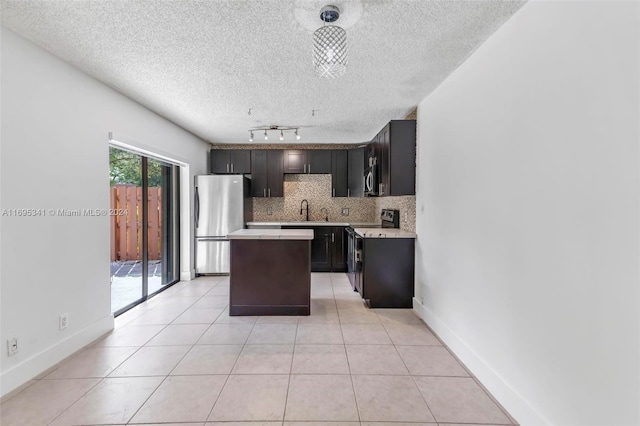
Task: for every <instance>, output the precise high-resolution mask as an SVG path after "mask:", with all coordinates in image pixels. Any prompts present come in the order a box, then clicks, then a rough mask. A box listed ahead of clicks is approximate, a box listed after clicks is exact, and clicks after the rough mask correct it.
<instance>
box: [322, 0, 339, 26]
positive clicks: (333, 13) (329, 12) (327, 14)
mask: <svg viewBox="0 0 640 426" xmlns="http://www.w3.org/2000/svg"><path fill="white" fill-rule="evenodd" d="M338 18H340V9H338V8H337V7H336V6H334V5H332V4H328V5H326V6H324V7H323V8H322V9H320V19H322V20H323V21H324V22H327V23H329V24H330V23H332V22H336V21H337V20H338Z"/></svg>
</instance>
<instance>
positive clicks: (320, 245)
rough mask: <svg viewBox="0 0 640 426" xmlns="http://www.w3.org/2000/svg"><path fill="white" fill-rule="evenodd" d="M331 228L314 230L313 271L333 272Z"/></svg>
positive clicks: (312, 242)
mask: <svg viewBox="0 0 640 426" xmlns="http://www.w3.org/2000/svg"><path fill="white" fill-rule="evenodd" d="M332 230H333V228H332V227H330V226H319V227H317V228H313V240H311V271H312V272H330V271H331V245H332V243H331V233H332V232H331V231H332Z"/></svg>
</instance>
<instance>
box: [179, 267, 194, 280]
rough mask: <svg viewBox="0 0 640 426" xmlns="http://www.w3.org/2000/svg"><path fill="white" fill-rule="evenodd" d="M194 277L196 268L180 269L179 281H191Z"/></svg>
mask: <svg viewBox="0 0 640 426" xmlns="http://www.w3.org/2000/svg"><path fill="white" fill-rule="evenodd" d="M195 277H196V270H195V269H192V270H190V271H180V281H191V280H192V279H194V278H195Z"/></svg>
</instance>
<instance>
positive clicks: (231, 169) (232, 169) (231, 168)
mask: <svg viewBox="0 0 640 426" xmlns="http://www.w3.org/2000/svg"><path fill="white" fill-rule="evenodd" d="M231 173H233V163H231Z"/></svg>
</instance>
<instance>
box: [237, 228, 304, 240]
mask: <svg viewBox="0 0 640 426" xmlns="http://www.w3.org/2000/svg"><path fill="white" fill-rule="evenodd" d="M227 238H228V239H230V240H313V230H312V229H240V230H238V231H235V232H232V233H230V234H229V235H227Z"/></svg>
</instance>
